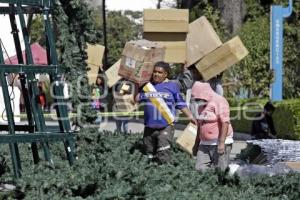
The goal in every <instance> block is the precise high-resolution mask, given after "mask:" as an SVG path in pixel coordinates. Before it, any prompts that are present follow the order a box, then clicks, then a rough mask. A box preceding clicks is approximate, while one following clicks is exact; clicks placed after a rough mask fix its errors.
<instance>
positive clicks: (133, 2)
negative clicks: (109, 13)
mask: <svg viewBox="0 0 300 200" xmlns="http://www.w3.org/2000/svg"><path fill="white" fill-rule="evenodd" d="M105 2H106V8H107V9H108V10H134V11H138V10H139V11H142V10H143V9H144V8H156V4H157V0H106V1H105Z"/></svg>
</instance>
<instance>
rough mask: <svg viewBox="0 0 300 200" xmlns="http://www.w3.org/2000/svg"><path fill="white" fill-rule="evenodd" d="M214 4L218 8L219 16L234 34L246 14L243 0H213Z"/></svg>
mask: <svg viewBox="0 0 300 200" xmlns="http://www.w3.org/2000/svg"><path fill="white" fill-rule="evenodd" d="M214 6H215V7H216V8H218V9H219V10H220V12H221V18H222V20H223V21H224V24H225V25H226V27H227V28H228V29H229V31H230V33H232V34H235V33H236V32H237V31H238V30H239V28H240V27H241V25H242V23H243V20H244V17H245V15H246V4H245V2H244V0H214Z"/></svg>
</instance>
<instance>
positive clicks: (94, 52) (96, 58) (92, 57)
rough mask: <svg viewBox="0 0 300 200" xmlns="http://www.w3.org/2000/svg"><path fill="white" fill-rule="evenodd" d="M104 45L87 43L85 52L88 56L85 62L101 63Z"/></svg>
mask: <svg viewBox="0 0 300 200" xmlns="http://www.w3.org/2000/svg"><path fill="white" fill-rule="evenodd" d="M104 50H105V47H104V46H102V45H99V44H96V45H93V44H87V49H86V53H87V56H88V59H87V61H86V62H87V63H88V64H92V65H98V66H100V65H102V58H103V54H104Z"/></svg>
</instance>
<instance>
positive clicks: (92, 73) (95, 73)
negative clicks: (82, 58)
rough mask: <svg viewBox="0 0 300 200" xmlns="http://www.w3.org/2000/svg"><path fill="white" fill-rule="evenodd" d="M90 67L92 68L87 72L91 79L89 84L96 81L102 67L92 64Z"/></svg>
mask: <svg viewBox="0 0 300 200" xmlns="http://www.w3.org/2000/svg"><path fill="white" fill-rule="evenodd" d="M88 68H90V70H89V71H88V72H87V76H88V79H89V84H92V83H95V82H96V79H97V76H98V72H99V69H100V66H99V65H92V64H88Z"/></svg>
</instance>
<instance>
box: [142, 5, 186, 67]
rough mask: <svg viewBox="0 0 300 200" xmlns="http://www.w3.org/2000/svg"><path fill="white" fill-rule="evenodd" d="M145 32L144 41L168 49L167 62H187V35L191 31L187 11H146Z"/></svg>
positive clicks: (165, 59)
mask: <svg viewBox="0 0 300 200" xmlns="http://www.w3.org/2000/svg"><path fill="white" fill-rule="evenodd" d="M143 31H144V34H143V37H144V39H147V40H150V41H155V42H158V43H159V44H161V45H162V46H164V47H166V54H165V58H164V61H165V62H168V63H184V62H185V60H186V35H187V33H188V31H189V12H188V10H187V9H161V10H160V9H157V10H155V9H145V10H144V28H143Z"/></svg>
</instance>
